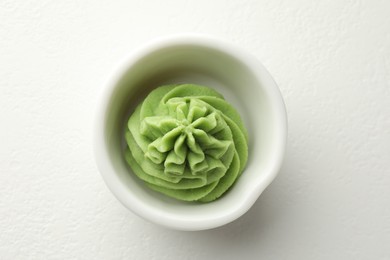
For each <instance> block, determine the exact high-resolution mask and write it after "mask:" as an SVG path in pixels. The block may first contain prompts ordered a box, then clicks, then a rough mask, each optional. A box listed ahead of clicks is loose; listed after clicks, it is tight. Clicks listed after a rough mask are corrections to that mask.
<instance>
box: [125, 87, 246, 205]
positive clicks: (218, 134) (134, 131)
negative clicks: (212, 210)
mask: <svg viewBox="0 0 390 260" xmlns="http://www.w3.org/2000/svg"><path fill="white" fill-rule="evenodd" d="M247 140H248V136H247V132H246V129H245V128H244V126H243V123H242V121H241V118H240V115H239V114H238V113H237V111H236V110H235V109H234V108H233V107H232V106H231V105H230V104H229V103H227V102H226V101H225V99H224V98H223V96H222V95H221V94H219V93H218V92H216V91H215V90H212V89H210V88H207V87H203V86H198V85H192V84H182V85H168V86H162V87H159V88H157V89H155V90H153V91H152V92H151V93H150V94H149V95H148V96H147V97H146V99H145V100H144V101H143V102H142V103H141V104H140V105H139V106H138V107H137V108H136V110H135V111H134V113H133V114H132V115H131V116H130V119H129V121H128V124H127V129H126V141H127V144H128V149H127V150H126V154H125V157H126V161H127V162H128V164H129V166H130V168H131V169H132V170H133V172H134V173H135V174H136V175H137V176H138V177H139V178H140V179H142V180H143V181H144V182H145V183H146V185H147V186H149V187H150V188H151V189H153V190H155V191H157V192H160V193H163V194H165V195H167V196H170V197H173V198H176V199H179V200H183V201H201V202H209V201H213V200H215V199H217V198H219V197H220V196H221V195H222V194H224V193H225V192H226V191H227V190H228V189H229V188H230V187H231V186H232V185H233V183H234V182H235V180H236V179H237V178H238V176H239V175H240V174H241V172H242V171H243V169H244V167H245V164H246V161H247V158H248V145H247Z"/></svg>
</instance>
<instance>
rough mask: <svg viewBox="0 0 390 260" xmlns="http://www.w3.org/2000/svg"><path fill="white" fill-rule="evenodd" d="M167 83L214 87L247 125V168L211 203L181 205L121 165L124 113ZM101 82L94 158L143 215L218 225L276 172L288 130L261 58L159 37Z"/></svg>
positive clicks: (201, 39)
mask: <svg viewBox="0 0 390 260" xmlns="http://www.w3.org/2000/svg"><path fill="white" fill-rule="evenodd" d="M167 83H195V84H200V85H205V86H209V87H212V88H215V89H216V90H217V91H219V92H220V93H222V94H223V95H224V96H225V98H226V99H227V100H228V101H229V102H230V103H231V104H232V105H233V106H235V107H236V108H237V110H238V112H239V113H240V114H241V116H242V118H243V120H244V123H245V126H246V128H247V129H248V132H249V159H248V163H247V166H246V169H245V170H244V172H243V174H242V175H241V177H240V178H239V179H238V180H237V181H236V183H235V185H234V186H233V187H232V188H231V189H230V190H229V191H228V192H227V193H226V194H225V195H224V196H222V197H221V198H219V199H217V200H216V201H214V202H211V203H206V204H200V203H185V202H180V201H177V200H174V199H170V198H168V197H166V196H164V195H162V194H160V193H157V192H154V191H152V190H150V189H149V188H147V187H146V186H145V185H144V184H143V183H142V181H140V180H139V179H138V178H137V177H136V176H135V175H134V174H133V173H132V172H131V170H130V168H129V167H128V166H127V164H126V162H125V159H124V156H123V151H124V148H125V142H124V138H123V136H124V128H125V125H126V123H127V120H128V117H129V115H130V114H131V112H132V111H133V110H134V108H135V106H136V105H137V104H138V103H139V102H141V101H142V100H143V98H144V97H145V96H146V95H147V94H148V93H149V92H150V91H151V90H152V89H153V88H155V87H157V86H160V85H163V84H167ZM104 87H105V89H104V93H103V95H102V98H101V100H100V102H99V103H98V104H99V107H98V112H97V118H96V124H95V129H94V131H95V133H94V138H95V139H94V144H95V147H94V149H95V155H96V162H97V165H98V167H99V170H100V172H101V174H102V176H103V178H104V180H105V182H106V184H107V186H108V187H109V189H110V190H111V191H112V193H113V194H114V195H115V196H116V197H117V199H118V200H119V201H120V202H121V203H122V204H123V205H125V206H126V207H127V208H128V209H130V210H131V211H133V212H134V213H135V214H137V215H139V216H141V217H142V218H144V219H146V220H149V221H151V222H153V223H156V224H160V225H162V226H166V227H170V228H174V229H179V230H203V229H210V228H215V227H218V226H222V225H224V224H227V223H229V222H231V221H233V220H235V219H237V218H238V217H240V216H241V215H243V214H244V213H245V212H246V211H248V209H249V208H250V207H251V206H252V205H253V204H254V202H255V201H256V199H257V198H258V197H259V195H260V194H261V193H262V192H263V191H264V189H265V188H266V187H267V186H268V185H269V184H270V183H271V182H272V180H273V179H274V178H275V176H276V175H277V173H278V170H279V167H280V165H281V162H282V159H283V155H284V150H285V143H286V134H287V120H286V111H285V107H284V103H283V100H282V97H281V95H280V92H279V89H278V87H277V85H276V83H275V82H274V80H273V79H272V77H271V76H270V74H269V73H268V72H267V71H266V69H265V68H264V67H263V66H262V65H261V63H260V62H259V61H258V60H257V59H256V58H255V57H253V56H251V55H249V54H247V53H245V52H243V51H241V50H240V49H238V48H237V47H234V46H232V45H230V44H228V43H226V42H223V41H220V40H217V39H213V38H210V37H208V36H207V37H206V36H200V35H177V36H171V37H166V38H162V39H159V40H156V41H154V42H152V43H150V44H148V45H146V46H144V47H142V48H140V49H138V50H136V51H134V52H133V54H132V55H131V56H130V57H128V58H127V59H125V61H124V62H123V63H122V64H121V65H120V66H119V68H118V69H117V70H116V71H115V72H114V74H113V76H112V77H111V78H110V80H109V81H108V83H107V84H106V85H105V86H104Z"/></svg>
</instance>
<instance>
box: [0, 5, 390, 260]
mask: <svg viewBox="0 0 390 260" xmlns="http://www.w3.org/2000/svg"><path fill="white" fill-rule="evenodd" d="M180 32H199V33H207V34H211V35H213V36H216V37H219V38H222V39H225V40H228V41H230V42H232V43H234V44H236V45H239V46H240V47H242V48H244V49H246V50H248V51H249V52H251V53H253V54H254V55H255V56H256V57H258V58H259V59H260V60H261V61H262V63H263V64H264V65H265V66H266V67H267V68H268V70H269V71H270V73H271V74H272V75H273V76H274V78H275V80H276V82H277V83H278V84H279V86H280V89H281V92H282V94H283V96H284V98H285V102H286V106H287V111H288V117H289V136H288V147H287V152H286V157H285V160H284V163H283V166H282V169H281V171H280V174H279V175H278V177H277V179H276V180H275V181H274V182H273V183H272V185H271V186H270V187H269V188H268V189H267V190H266V191H265V192H264V193H263V195H262V196H261V197H260V198H259V200H258V201H257V203H256V204H255V205H254V206H253V208H252V209H251V210H250V211H249V212H248V213H247V214H246V215H244V216H243V217H241V218H240V219H239V220H237V221H235V222H233V223H232V224H229V225H227V226H224V227H222V228H218V229H215V230H209V231H202V232H180V231H173V230H167V229H164V228H161V227H158V226H155V225H153V224H150V223H147V222H145V221H144V220H142V219H140V218H138V217H137V216H135V215H134V214H132V213H131V212H129V211H128V210H127V209H125V208H124V207H123V206H122V205H121V204H120V203H119V202H118V201H117V200H116V199H115V198H114V197H113V195H112V194H111V193H110V192H109V191H108V189H107V188H106V186H105V184H104V182H103V180H102V178H101V177H100V174H99V173H98V170H97V168H96V165H95V162H94V157H93V150H92V139H91V134H92V131H93V129H92V124H93V118H94V113H95V108H96V105H97V103H96V100H97V97H98V96H99V94H100V91H101V88H102V86H103V85H102V83H103V82H104V81H105V80H106V78H107V76H108V75H109V73H110V72H111V71H112V69H113V68H114V67H115V66H116V65H117V64H118V62H119V61H120V60H121V59H122V58H123V57H124V56H125V55H128V53H129V52H131V51H132V50H133V49H134V48H136V47H138V46H140V45H142V44H144V43H146V42H148V41H149V40H152V39H154V38H156V37H158V36H162V35H166V34H171V33H180ZM129 258H132V259H150V260H151V259H169V260H170V259H381V260H385V259H390V2H389V1H387V0H383V1H379V0H372V1H368V0H367V1H363V0H361V1H359V0H350V1H347V0H345V1H339V0H334V1H310V0H296V1H295V0H293V1H280V0H279V1H269V0H268V1H259V0H245V1H238V0H237V1H224V0H218V1H216V0H215V1H206V0H197V1H189V0H176V1H168V0H167V1H161V0H155V1H131V0H123V1H108V0H106V1H95V0H88V1H49V0H41V1H13V0H1V1H0V259H129Z"/></svg>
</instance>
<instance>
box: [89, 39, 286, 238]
mask: <svg viewBox="0 0 390 260" xmlns="http://www.w3.org/2000/svg"><path fill="white" fill-rule="evenodd" d="M180 45H194V46H195V45H196V46H203V47H207V48H212V49H216V50H219V51H222V52H224V53H225V54H227V55H230V56H232V57H234V58H236V59H237V60H239V61H240V62H242V63H243V64H245V65H247V67H248V69H250V70H252V71H253V72H254V75H255V77H256V80H257V81H258V82H259V81H260V80H261V81H262V82H265V83H266V84H263V85H262V87H263V88H264V89H265V91H266V92H267V94H268V96H269V98H271V99H272V101H271V102H270V103H271V104H272V105H273V106H274V109H275V111H276V113H277V118H276V121H277V122H276V123H277V125H278V126H279V129H278V130H279V139H278V141H277V143H276V146H277V147H276V153H275V156H274V158H273V164H272V165H271V169H270V170H269V174H268V175H266V176H265V177H264V179H263V180H264V181H263V182H261V183H257V184H256V185H255V186H254V188H253V191H252V192H247V194H245V195H246V196H243V198H242V199H241V203H238V205H235V207H231V208H230V210H226V212H224V214H219V215H217V216H214V217H210V218H204V219H203V218H202V219H197V220H191V219H183V218H180V215H178V214H175V215H173V214H164V213H163V212H161V211H157V210H156V209H154V208H152V207H150V206H149V207H148V205H145V203H142V200H139V199H137V198H136V197H137V196H136V195H134V193H129V192H128V191H127V189H125V185H124V183H123V182H122V181H120V180H119V177H118V176H117V175H116V174H115V173H114V171H115V170H114V168H113V166H112V165H111V160H110V159H109V154H108V151H107V149H106V144H105V131H104V129H105V124H104V122H105V115H106V113H107V111H106V110H107V107H108V105H109V102H110V99H111V95H112V93H113V92H114V90H115V88H116V85H117V84H116V83H117V82H118V81H119V79H120V78H121V77H122V76H123V75H124V73H125V72H127V70H128V69H129V68H130V67H131V66H132V65H133V64H135V63H136V62H137V61H138V60H140V59H141V58H142V57H144V56H145V55H148V54H150V53H152V52H154V51H156V50H159V49H163V48H167V47H172V46H180ZM96 111H97V112H96V115H95V121H94V126H93V131H94V133H93V145H94V146H93V150H94V155H95V161H96V164H97V166H98V169H99V172H100V174H101V176H102V177H103V180H104V182H105V183H106V185H107V187H108V188H109V190H110V191H111V192H112V193H113V194H114V196H115V197H116V198H117V199H118V200H119V201H120V202H121V203H122V204H123V205H124V206H125V207H126V208H128V209H129V210H131V211H132V212H133V213H135V214H136V215H138V216H140V217H141V218H144V219H146V220H148V221H150V222H152V223H155V224H158V225H162V226H165V227H168V228H173V229H177V230H187V231H195V230H206V229H211V228H216V227H219V226H222V225H225V224H228V223H230V222H232V221H234V220H236V219H237V218H239V217H240V216H242V215H243V214H245V213H246V212H247V211H248V210H249V209H250V208H251V207H252V205H253V204H254V203H255V202H256V200H257V199H258V197H259V196H260V195H261V193H262V192H263V191H264V190H265V188H266V187H267V186H268V185H269V184H270V183H271V182H272V181H273V180H274V179H275V177H276V176H277V174H278V171H279V169H280V167H281V164H282V161H283V157H284V153H285V148H286V141H287V113H286V108H285V104H284V101H283V98H282V95H281V93H280V90H279V87H278V86H277V84H276V82H275V81H274V79H273V78H272V76H271V75H270V73H269V72H268V71H267V69H266V68H265V67H264V66H263V65H262V64H261V63H260V61H259V60H257V59H256V57H255V56H253V55H251V54H249V53H247V52H245V51H243V50H242V49H241V48H239V47H237V46H234V45H233V44H231V43H229V42H226V41H224V40H222V39H219V38H216V37H214V36H210V35H204V34H194V33H185V34H174V35H168V36H163V37H159V38H156V39H155V40H152V41H150V42H149V43H146V44H144V45H143V46H141V47H139V48H137V49H135V50H134V51H132V52H131V53H130V54H129V55H128V56H126V57H125V58H124V59H123V61H122V62H119V65H118V66H117V67H116V68H115V69H114V70H113V72H112V73H111V76H109V77H108V80H107V81H106V82H105V83H104V84H103V87H102V90H101V94H100V97H99V99H98V102H97V109H96Z"/></svg>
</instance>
